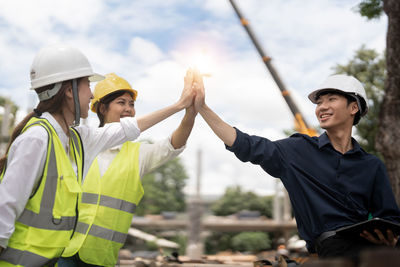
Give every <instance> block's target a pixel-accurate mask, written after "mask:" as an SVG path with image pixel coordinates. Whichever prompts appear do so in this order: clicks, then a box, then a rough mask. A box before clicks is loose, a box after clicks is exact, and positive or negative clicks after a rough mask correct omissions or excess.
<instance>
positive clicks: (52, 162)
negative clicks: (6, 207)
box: [0, 118, 83, 266]
mask: <svg viewBox="0 0 400 267" xmlns="http://www.w3.org/2000/svg"><path fill="white" fill-rule="evenodd" d="M34 125H40V126H42V127H44V129H45V130H46V131H47V133H48V148H47V155H46V162H45V166H44V169H43V174H42V177H41V180H40V181H39V185H38V188H37V189H36V191H34V194H33V195H32V196H31V197H30V199H29V201H28V203H27V205H26V207H25V209H24V211H23V212H22V213H21V215H20V217H19V218H18V219H17V222H16V225H15V231H14V233H13V235H12V236H11V238H10V240H9V246H8V247H7V248H6V249H5V250H4V251H3V252H2V253H1V254H0V265H1V261H5V262H8V263H10V264H14V265H19V266H43V265H54V264H55V263H56V261H57V259H58V257H59V256H60V254H61V253H62V250H63V247H59V245H60V242H61V243H66V244H67V243H68V241H69V238H70V236H71V234H72V230H73V229H74V225H75V222H76V216H56V217H55V216H54V215H53V211H54V208H55V203H56V197H57V192H58V188H59V187H60V186H61V184H59V180H60V183H61V181H62V180H63V174H68V173H69V172H70V171H73V170H72V169H68V166H70V165H65V164H64V163H63V164H60V165H59V167H60V170H59V169H58V167H57V160H58V158H59V156H60V155H61V157H60V160H61V159H64V160H68V162H69V159H68V157H66V154H65V150H64V148H63V147H62V145H61V147H60V144H61V143H60V141H59V139H54V138H58V137H57V135H56V133H55V131H54V129H53V130H52V128H50V127H52V126H51V125H50V124H49V123H48V122H47V121H46V120H44V119H38V118H32V119H31V120H30V121H29V122H28V123H27V125H26V126H25V127H24V129H23V131H25V130H26V129H28V128H29V127H32V126H34ZM71 137H72V138H71V144H70V146H71V151H72V152H74V156H75V160H79V161H76V162H75V163H76V165H77V169H78V177H79V178H78V179H79V180H80V178H81V177H82V152H83V151H82V144H81V142H80V137H79V135H78V134H77V133H76V132H75V131H72V130H71ZM55 140H57V142H58V143H57V147H58V148H57V149H58V152H56V147H55ZM60 150H62V151H60ZM57 153H58V154H57ZM60 153H61V154H60ZM62 153H64V154H65V156H62V155H63V154H62ZM76 153H78V155H77V154H76ZM57 155H58V156H57ZM59 175H61V176H60V177H59ZM69 175H70V174H69ZM75 178H76V176H75ZM77 182H78V181H77ZM64 190H65V189H64ZM70 192H74V191H70ZM39 193H40V194H41V195H39ZM59 197H60V196H58V197H57V199H58V203H60V198H59ZM76 198H77V194H75V197H74V194H70V195H69V197H68V198H66V199H65V201H67V202H68V201H71V200H74V201H76ZM38 200H39V201H40V203H39V201H38ZM63 200H64V198H63ZM32 201H35V202H32ZM74 201H71V205H73V207H72V206H68V208H69V210H71V209H72V208H73V210H75V205H76V204H75V203H76V202H74ZM31 202H32V203H31ZM33 203H36V204H33ZM29 205H30V206H31V207H36V208H35V209H34V210H38V211H39V212H38V213H37V212H35V211H32V210H30V209H28V208H27V207H28V206H29ZM38 205H39V206H40V208H39V209H37V207H38ZM58 205H59V204H58ZM58 209H60V207H58ZM56 214H57V213H56ZM58 214H60V215H62V214H65V212H64V213H63V212H62V211H59V212H58ZM67 214H68V213H67ZM68 215H69V214H68ZM49 231H50V232H49ZM57 231H61V232H57ZM27 233H29V236H28V235H27ZM59 233H61V235H60V234H59ZM42 234H43V235H42ZM35 235H36V237H39V238H41V237H42V239H41V240H42V241H35ZM40 235H42V236H40ZM55 235H58V236H57V238H58V239H57V240H56V241H57V242H58V243H56V244H54V246H52V244H53V243H54V242H55V240H54V239H52V240H50V238H54V237H55ZM46 236H47V237H48V239H46ZM43 237H44V238H43ZM60 237H61V238H60ZM60 240H61V241H60ZM52 241H53V243H52ZM32 242H33V243H32ZM44 243H45V244H44ZM46 245H48V246H46Z"/></svg>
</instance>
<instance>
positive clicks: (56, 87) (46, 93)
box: [38, 82, 62, 101]
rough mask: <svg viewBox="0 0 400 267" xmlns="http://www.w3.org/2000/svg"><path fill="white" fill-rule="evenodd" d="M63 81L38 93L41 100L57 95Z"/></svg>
mask: <svg viewBox="0 0 400 267" xmlns="http://www.w3.org/2000/svg"><path fill="white" fill-rule="evenodd" d="M61 85H62V82H59V83H56V84H55V85H54V87H53V88H51V89H49V90H46V91H44V92H41V93H38V97H39V101H45V100H48V99H50V98H52V97H53V96H55V95H56V94H57V93H58V91H60V89H61Z"/></svg>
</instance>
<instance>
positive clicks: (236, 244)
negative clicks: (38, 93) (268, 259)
mask: <svg viewBox="0 0 400 267" xmlns="http://www.w3.org/2000/svg"><path fill="white" fill-rule="evenodd" d="M231 243H232V248H233V249H234V250H236V251H240V252H246V251H248V252H253V253H255V252H260V251H262V250H268V249H271V239H270V238H269V235H268V234H267V233H264V232H242V233H239V234H237V235H235V236H234V237H233V238H232V241H231Z"/></svg>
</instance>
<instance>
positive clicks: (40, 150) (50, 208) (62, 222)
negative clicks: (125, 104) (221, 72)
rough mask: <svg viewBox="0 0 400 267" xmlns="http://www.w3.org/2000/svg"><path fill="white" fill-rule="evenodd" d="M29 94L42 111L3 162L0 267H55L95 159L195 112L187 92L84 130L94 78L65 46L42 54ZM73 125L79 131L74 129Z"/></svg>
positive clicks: (18, 134)
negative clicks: (134, 115) (157, 106)
mask: <svg viewBox="0 0 400 267" xmlns="http://www.w3.org/2000/svg"><path fill="white" fill-rule="evenodd" d="M30 78H31V88H32V89H33V90H35V92H36V93H37V94H38V97H39V100H40V102H39V104H38V105H37V107H36V108H35V109H34V111H33V112H31V113H29V114H28V115H27V116H26V117H25V118H24V119H23V120H22V122H21V123H20V124H19V125H18V126H17V127H16V128H15V129H14V131H13V133H12V136H11V138H10V142H9V144H8V147H7V150H6V155H5V156H4V157H3V158H1V159H0V172H1V175H0V214H1V219H0V266H32V267H35V266H52V265H53V264H54V263H55V262H56V261H57V260H58V258H59V257H60V256H61V254H62V252H63V251H64V249H65V247H66V246H67V245H68V243H69V241H70V237H71V235H72V233H73V232H74V231H75V226H76V219H77V213H76V209H77V198H78V194H79V193H81V182H82V177H85V175H86V173H87V171H88V167H90V166H91V164H92V162H93V160H94V159H95V157H96V156H97V154H98V153H99V152H101V151H103V150H106V149H108V148H110V147H113V146H115V145H118V144H122V143H124V142H126V141H128V140H135V139H136V138H137V137H138V136H139V134H140V132H141V131H144V130H146V129H147V128H149V127H151V126H152V125H154V124H155V123H157V122H159V121H161V120H163V119H165V118H167V117H168V116H170V115H172V114H174V113H176V112H178V111H180V110H182V109H184V108H186V107H188V106H190V105H192V103H193V97H194V92H193V90H192V89H191V88H184V90H183V92H182V95H181V98H180V99H179V100H178V102H177V103H175V104H173V105H171V106H169V107H167V108H164V109H161V110H159V111H156V112H153V113H151V114H149V115H146V116H144V117H141V118H138V119H135V118H125V119H121V120H120V123H113V124H108V125H106V126H104V127H102V128H90V127H88V126H84V125H81V126H76V125H79V120H80V118H86V117H87V116H88V111H89V104H90V100H91V99H92V98H93V95H92V92H91V90H90V82H91V81H99V80H101V79H104V77H103V76H101V75H98V74H96V73H94V72H93V71H92V68H91V65H90V64H89V61H88V60H87V58H86V56H85V55H83V54H82V53H81V52H80V51H79V50H78V49H76V48H74V47H70V46H66V45H53V46H49V47H46V48H43V49H42V50H40V52H39V53H38V54H37V55H36V57H35V58H34V60H33V63H32V66H31V71H30ZM72 125H75V126H76V127H71V126H72Z"/></svg>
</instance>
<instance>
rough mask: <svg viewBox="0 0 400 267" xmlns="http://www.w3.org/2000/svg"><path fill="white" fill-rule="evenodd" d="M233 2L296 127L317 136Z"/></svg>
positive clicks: (302, 131)
mask: <svg viewBox="0 0 400 267" xmlns="http://www.w3.org/2000/svg"><path fill="white" fill-rule="evenodd" d="M229 2H230V3H231V5H232V7H233V9H234V10H235V12H236V15H237V16H238V17H239V19H240V22H241V24H242V25H243V27H244V29H245V30H246V32H247V33H248V35H249V37H250V39H251V41H252V42H253V44H254V46H255V47H256V49H257V51H258V53H259V54H260V56H261V59H262V61H263V62H264V64H265V66H266V67H267V69H268V71H269V72H270V73H271V76H272V78H273V79H274V81H275V83H276V84H277V85H278V88H279V90H280V91H281V94H282V96H283V98H284V99H285V101H286V103H287V104H288V106H289V109H290V111H291V112H292V114H293V116H294V118H295V129H296V130H297V131H298V132H300V133H303V134H308V135H310V136H316V135H317V132H316V131H315V130H314V129H313V128H310V127H309V126H308V124H307V122H306V121H305V119H304V117H303V115H302V114H301V112H300V110H299V108H298V107H297V105H296V103H295V102H294V101H293V99H292V97H291V95H290V92H289V91H288V90H287V89H286V86H285V85H284V83H283V81H282V80H281V79H280V77H279V75H278V72H277V71H276V69H275V68H274V66H273V65H272V63H271V58H270V57H269V56H267V55H266V54H265V52H264V51H263V49H262V47H261V46H260V44H259V43H258V41H257V39H256V37H255V35H254V33H253V31H252V30H251V28H250V23H249V21H248V20H246V19H245V18H244V17H243V16H242V14H241V12H240V10H239V8H238V7H237V6H236V4H235V2H234V0H229Z"/></svg>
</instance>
